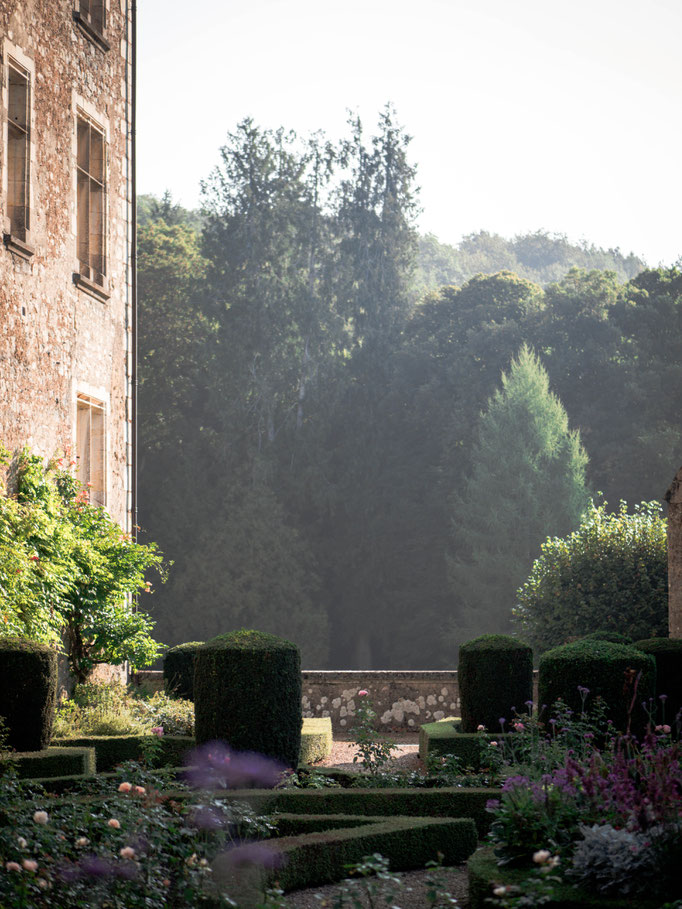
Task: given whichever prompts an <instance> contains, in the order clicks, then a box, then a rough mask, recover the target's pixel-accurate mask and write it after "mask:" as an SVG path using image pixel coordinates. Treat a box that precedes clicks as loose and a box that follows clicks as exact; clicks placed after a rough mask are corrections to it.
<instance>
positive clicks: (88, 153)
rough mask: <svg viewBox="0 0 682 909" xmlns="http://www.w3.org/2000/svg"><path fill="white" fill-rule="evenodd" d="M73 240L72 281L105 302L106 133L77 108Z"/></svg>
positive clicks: (106, 297)
mask: <svg viewBox="0 0 682 909" xmlns="http://www.w3.org/2000/svg"><path fill="white" fill-rule="evenodd" d="M76 239H77V258H78V272H77V273H76V274H74V282H75V283H76V284H80V285H82V286H83V287H84V289H86V290H88V291H89V292H91V293H94V295H95V296H98V297H100V299H103V300H106V299H108V296H109V294H108V292H107V249H106V247H107V141H106V134H105V130H104V128H103V127H102V126H101V125H100V124H98V123H97V122H96V121H95V120H94V119H93V118H92V117H91V116H89V115H88V114H86V113H85V111H83V110H81V109H80V108H78V109H77V112H76Z"/></svg>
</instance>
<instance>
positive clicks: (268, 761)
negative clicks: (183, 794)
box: [186, 742, 285, 789]
mask: <svg viewBox="0 0 682 909" xmlns="http://www.w3.org/2000/svg"><path fill="white" fill-rule="evenodd" d="M284 769H285V768H284V765H283V764H280V763H279V762H278V761H275V760H273V759H272V758H268V757H264V756H263V755H262V754H254V753H252V752H248V751H230V749H229V748H228V747H227V746H226V745H225V744H224V743H223V742H209V743H208V744H206V745H201V746H200V747H199V748H196V749H195V750H194V751H193V752H192V754H191V755H190V758H189V767H188V770H187V774H186V778H187V781H188V782H189V784H190V785H191V786H195V787H196V788H199V789H245V788H253V787H261V788H264V789H272V788H273V786H276V785H277V783H278V782H279V779H280V777H281V774H282V772H283V771H284Z"/></svg>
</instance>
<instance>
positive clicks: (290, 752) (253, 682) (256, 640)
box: [194, 629, 303, 768]
mask: <svg viewBox="0 0 682 909" xmlns="http://www.w3.org/2000/svg"><path fill="white" fill-rule="evenodd" d="M194 699H195V701H194V704H195V729H196V740H197V743H198V744H201V743H203V742H210V741H213V740H216V739H221V740H223V741H225V742H228V743H229V744H230V745H231V746H232V747H233V748H236V749H238V750H243V751H257V752H258V753H259V754H264V755H267V756H268V757H273V758H276V759H277V760H280V761H283V762H284V763H285V764H286V766H288V767H294V768H296V767H297V765H298V758H299V754H300V750H301V725H302V722H303V716H302V711H301V657H300V653H299V650H298V647H297V646H296V645H295V644H292V643H291V642H290V641H285V640H284V639H283V638H278V637H275V635H272V634H266V633H264V632H260V631H249V630H246V629H241V630H240V631H233V632H230V633H228V634H223V635H219V636H218V637H216V638H213V639H212V640H211V641H208V642H207V643H206V644H204V646H203V647H202V648H201V649H200V650H199V651H198V652H197V655H196V663H195V670H194Z"/></svg>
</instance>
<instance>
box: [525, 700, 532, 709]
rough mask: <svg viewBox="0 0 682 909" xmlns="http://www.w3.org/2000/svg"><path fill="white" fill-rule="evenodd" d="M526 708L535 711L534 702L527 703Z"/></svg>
mask: <svg viewBox="0 0 682 909" xmlns="http://www.w3.org/2000/svg"><path fill="white" fill-rule="evenodd" d="M526 707H527V708H528V709H529V710H532V709H533V702H532V701H526Z"/></svg>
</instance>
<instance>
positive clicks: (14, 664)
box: [0, 638, 57, 751]
mask: <svg viewBox="0 0 682 909" xmlns="http://www.w3.org/2000/svg"><path fill="white" fill-rule="evenodd" d="M56 704H57V652H56V650H55V649H54V648H53V647H49V646H48V645H47V644H38V643H36V642H35V641H26V640H23V639H22V638H4V639H2V640H0V716H1V717H3V719H4V721H5V725H6V727H7V732H8V738H7V744H8V745H9V746H10V747H11V748H14V749H15V750H16V751H42V750H43V749H44V748H47V746H48V745H49V744H50V739H51V738H52V724H53V722H54V712H55V707H56Z"/></svg>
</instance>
